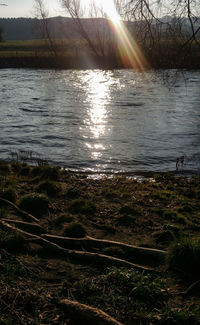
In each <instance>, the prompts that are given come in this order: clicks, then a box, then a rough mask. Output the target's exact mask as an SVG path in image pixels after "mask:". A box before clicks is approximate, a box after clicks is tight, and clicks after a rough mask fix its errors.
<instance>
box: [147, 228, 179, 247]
mask: <svg viewBox="0 0 200 325" xmlns="http://www.w3.org/2000/svg"><path fill="white" fill-rule="evenodd" d="M152 236H153V239H154V241H155V243H156V244H169V243H171V242H172V241H174V240H175V235H174V233H173V232H172V231H171V230H160V231H156V232H154V233H153V234H152Z"/></svg>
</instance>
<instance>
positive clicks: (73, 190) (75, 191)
mask: <svg viewBox="0 0 200 325" xmlns="http://www.w3.org/2000/svg"><path fill="white" fill-rule="evenodd" d="M66 194H67V197H68V198H70V199H77V198H79V197H80V195H81V191H80V189H79V188H77V187H70V188H68V190H67V193H66Z"/></svg>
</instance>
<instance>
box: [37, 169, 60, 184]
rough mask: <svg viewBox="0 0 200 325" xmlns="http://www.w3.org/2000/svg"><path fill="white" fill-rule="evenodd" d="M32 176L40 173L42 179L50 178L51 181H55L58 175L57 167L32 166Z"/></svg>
mask: <svg viewBox="0 0 200 325" xmlns="http://www.w3.org/2000/svg"><path fill="white" fill-rule="evenodd" d="M32 175H33V177H35V176H38V175H40V176H41V177H42V178H43V179H44V178H45V179H50V180H52V181H57V180H58V179H59V175H60V169H59V167H51V166H48V165H46V166H41V167H34V168H33V169H32Z"/></svg>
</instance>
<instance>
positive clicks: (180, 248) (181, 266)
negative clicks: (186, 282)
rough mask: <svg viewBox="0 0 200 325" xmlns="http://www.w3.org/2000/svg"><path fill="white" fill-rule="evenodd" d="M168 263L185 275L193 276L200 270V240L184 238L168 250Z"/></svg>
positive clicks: (170, 266)
mask: <svg viewBox="0 0 200 325" xmlns="http://www.w3.org/2000/svg"><path fill="white" fill-rule="evenodd" d="M167 265H168V267H169V268H171V269H173V270H174V271H176V272H178V273H179V274H182V275H183V276H187V277H192V276H193V275H194V274H196V275H199V272H200V240H191V239H186V238H182V239H181V240H180V241H179V242H176V243H173V244H172V245H171V246H170V248H169V251H168V256H167Z"/></svg>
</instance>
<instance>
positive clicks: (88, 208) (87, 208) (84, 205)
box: [69, 199, 96, 215]
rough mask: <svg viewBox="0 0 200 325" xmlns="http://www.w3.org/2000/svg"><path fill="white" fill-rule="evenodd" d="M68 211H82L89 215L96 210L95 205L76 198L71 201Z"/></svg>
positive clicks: (75, 212)
mask: <svg viewBox="0 0 200 325" xmlns="http://www.w3.org/2000/svg"><path fill="white" fill-rule="evenodd" d="M69 211H70V212H71V213H74V214H77V213H83V214H86V215H89V214H93V213H95V212H96V205H95V204H94V203H93V202H91V201H88V200H81V199H76V200H73V201H72V202H71V204H70V206H69Z"/></svg>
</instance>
